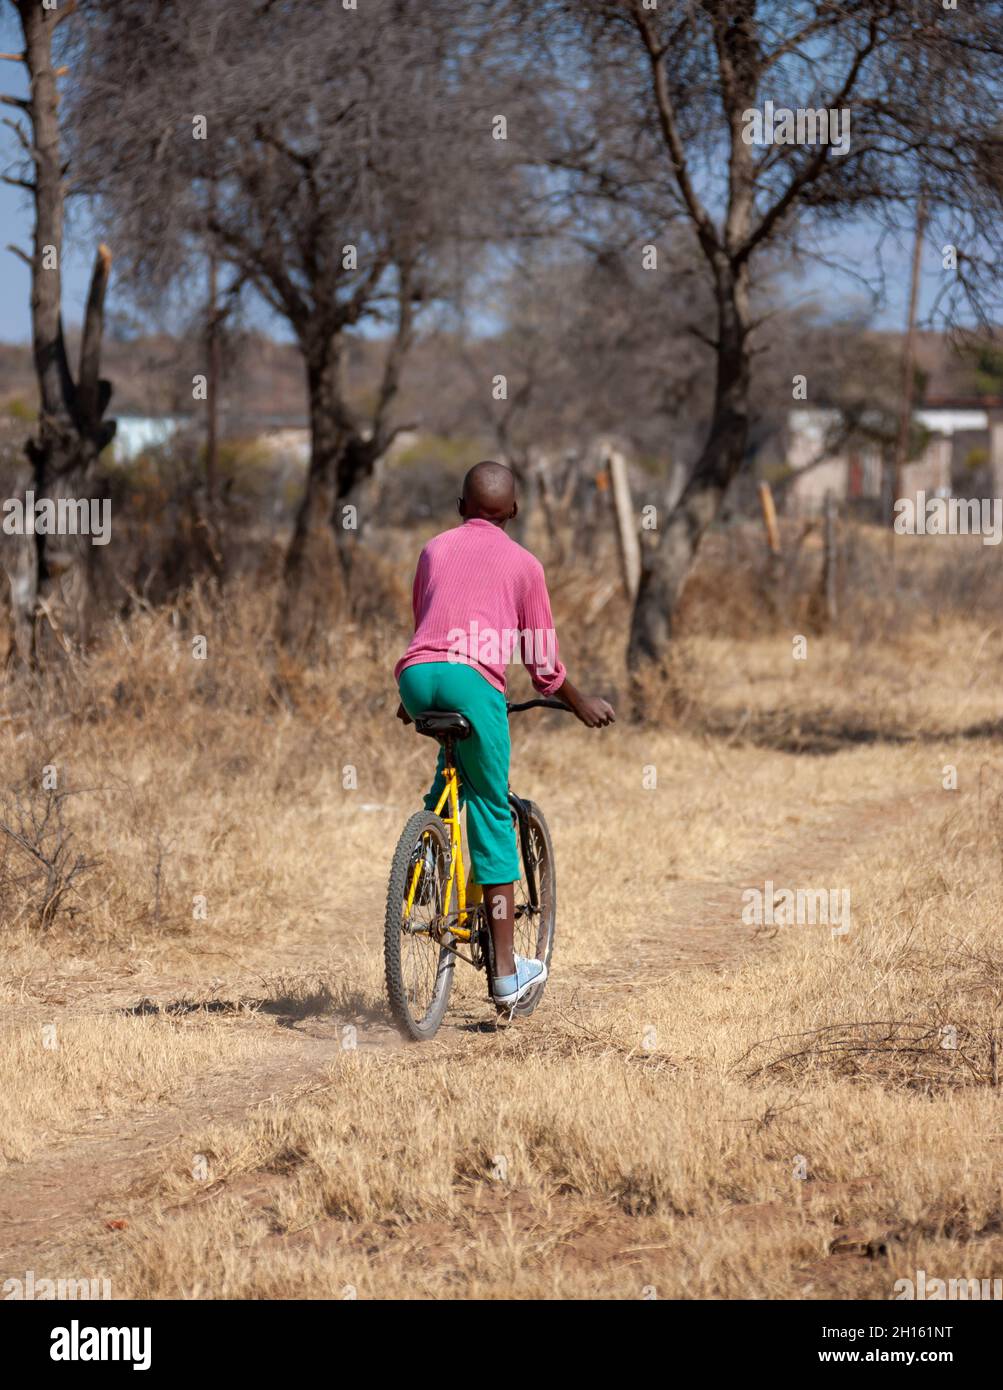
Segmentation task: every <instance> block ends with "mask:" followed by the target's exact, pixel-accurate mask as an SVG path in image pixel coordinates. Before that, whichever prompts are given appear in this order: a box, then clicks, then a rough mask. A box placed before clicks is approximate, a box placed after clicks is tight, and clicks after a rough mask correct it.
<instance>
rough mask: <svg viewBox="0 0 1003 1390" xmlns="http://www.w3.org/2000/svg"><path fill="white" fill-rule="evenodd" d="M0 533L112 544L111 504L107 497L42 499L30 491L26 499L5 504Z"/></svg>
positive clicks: (10, 498)
mask: <svg viewBox="0 0 1003 1390" xmlns="http://www.w3.org/2000/svg"><path fill="white" fill-rule="evenodd" d="M0 510H2V511H3V521H2V522H0V530H2V531H3V533H4V535H5V536H35V535H38V536H90V538H91V545H107V544H108V542H109V541H110V540H111V501H110V500H109V498H107V497H101V498H98V497H39V498H37V499H36V497H35V494H34V493H33V492H32V491H31V490H30V489H29V490H28V491H27V492H26V493H25V494H24V497H23V499H22V498H20V497H8V498H6V499H5V501H4V503H3V507H2V509H0Z"/></svg>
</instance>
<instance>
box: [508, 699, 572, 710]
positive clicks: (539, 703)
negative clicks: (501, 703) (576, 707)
mask: <svg viewBox="0 0 1003 1390" xmlns="http://www.w3.org/2000/svg"><path fill="white" fill-rule="evenodd" d="M505 708H506V709H507V710H508V712H509V714H518V713H519V712H520V711H521V710H524V709H560V710H564V712H565V714H572V713H574V711H573V710H572V709H571V708H570V707H569V706H568V705H566V704H565V703H564V701H563V700H555V699H554V698H553V697H552V696H550V695H546V696H540V697H539V698H538V699H536V700H523V701H522V703H521V704H518V705H510V704H508V703H507V702H506V705H505Z"/></svg>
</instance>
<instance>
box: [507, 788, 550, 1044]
mask: <svg viewBox="0 0 1003 1390" xmlns="http://www.w3.org/2000/svg"><path fill="white" fill-rule="evenodd" d="M523 805H524V806H525V808H526V812H527V819H528V824H527V826H526V833H525V837H524V836H523V834H522V832H521V830H520V827H519V824H518V821H517V822H516V838H517V839H518V841H519V858H520V860H521V862H522V873H521V874H520V876H519V881H518V883H516V885H515V889H514V895H515V949H516V954H517V955H520V956H525V957H526V958H527V959H532V960H542V961H544V962H545V963H546V966H547V969H548V971H549V969H550V962H551V959H552V957H553V954H554V930H555V927H556V924H557V869H556V866H555V864H554V846H553V842H552V841H551V838H550V831H549V830H548V829H547V822H546V821H545V820H544V818H543V812H542V811H541V810H540V808H539V806H537V804H536V802H535V801H526V800H523ZM527 860H528V861H529V864H528V866H527ZM530 868H531V869H532V875H533V879H534V881H535V883H536V894H537V897H536V904H537V905H536V907H535V908H534V907H533V904H532V902H531V900H530V892H529V871H530ZM546 988H547V982H546V980H544V982H543V984H541V985H536V986H534V988H533V989H531V990H530V991H529V993H528V994H526V995H524V996H523V998H522V999H520V1000H519V1002H518V1004H516V1006H515V1008H514V1009H512V1010H504V1012H506V1013H509V1012H510V1013H511V1015H512V1017H513V1018H526V1017H527V1016H528V1015H529V1014H531V1013H532V1012H533V1011H534V1009H536V1008H537V1007H538V1005H539V1003H540V1000H541V999H542V998H543V992H544V990H545V989H546Z"/></svg>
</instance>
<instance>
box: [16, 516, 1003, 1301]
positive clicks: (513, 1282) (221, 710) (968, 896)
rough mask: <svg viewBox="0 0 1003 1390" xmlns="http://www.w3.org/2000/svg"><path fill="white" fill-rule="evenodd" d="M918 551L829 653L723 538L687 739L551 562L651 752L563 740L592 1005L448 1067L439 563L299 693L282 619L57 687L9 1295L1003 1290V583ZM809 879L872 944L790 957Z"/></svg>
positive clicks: (664, 693)
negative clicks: (418, 819)
mask: <svg viewBox="0 0 1003 1390" xmlns="http://www.w3.org/2000/svg"><path fill="white" fill-rule="evenodd" d="M884 545H885V541H884V538H883V537H882V538H881V539H880V542H879V541H878V540H877V539H876V538H874V537H869V536H868V535H866V534H862V535H861V536H860V537H858V541H857V547H858V549H857V560H856V562H855V563H856V565H857V569H856V571H855V573H858V574H859V575H861V576H862V578H861V580H860V582H859V584H857V583H855V582H854V583H851V582H850V580H849V579H848V580H847V584H846V598H845V602H844V608H843V614H842V616H841V621H840V624H839V626H837V627H836V628H835V629H832V630H830V631H829V632H820V631H816V630H815V629H814V628H813V627H811V626H809V625H807V622H806V618H807V615H808V612H809V610H808V608H807V607H806V604H805V595H804V593H803V592H801V591H800V590H799V589H798V586H797V584H796V583H795V584H793V587H792V588H791V591H790V593H789V595H788V598H787V599H786V600H785V603H786V605H787V606H786V607H784V606H783V605H782V606H781V608H780V609H779V610H777V611H775V612H774V613H773V614H772V616H769V617H764V616H763V611H762V608H763V605H762V603H761V599H760V596H759V594H758V590H757V587H756V584H755V583H753V582H752V580H751V579H749V578H748V577H747V576H745V575H744V574H738V573H736V572H734V570H733V569H731V568H729V567H730V566H731V565H732V564H733V562H734V559H735V557H734V556H733V555H731V553H730V552H728V551H727V550H726V548H725V547H724V546H723V543H722V544H721V545H720V546H718V547H717V548H715V545H711V546H709V547H708V551H707V555H706V557H705V558H704V560H703V561H702V563H701V567H700V570H699V571H698V573H697V574H696V575H695V576H694V580H693V582H692V584H691V588H690V592H689V594H688V597H687V602H686V611H685V615H684V621H683V623H682V625H681V631H680V634H679V639H678V643H677V649H676V653H675V657H674V663H673V671H672V678H671V680H670V681H669V682H667V683H666V684H665V685H664V686H663V688H662V689H660V690H656V691H653V692H651V703H650V705H649V718H648V719H647V720H645V721H641V720H632V719H630V718H628V717H627V713H628V711H627V708H626V681H625V678H624V673H623V669H622V650H621V649H622V640H623V635H624V630H625V621H626V616H625V613H626V611H625V606H624V604H623V600H622V599H621V598H620V597H619V595H618V594H613V595H612V596H611V595H610V593H609V586H608V583H605V584H604V582H603V578H602V573H601V572H602V570H603V567H602V566H599V565H596V564H594V563H592V562H589V563H588V564H586V563H585V562H581V563H578V562H576V561H575V560H571V561H570V562H569V563H568V564H567V566H565V567H564V568H563V569H560V570H554V568H553V567H551V575H550V578H551V587H552V592H553V594H554V601H555V611H556V615H557V619H558V626H559V630H560V632H561V636H562V643H563V647H564V650H565V653H566V655H567V656H568V659H569V667H570V669H571V673H572V676H573V678H574V679H575V680H576V681H578V682H579V683H580V684H582V685H585V686H594V687H596V688H598V689H600V690H601V691H602V692H603V693H608V692H609V693H613V694H615V696H616V697H617V699H618V700H619V701H620V703H621V705H622V707H623V717H621V719H620V721H619V722H618V723H617V725H616V726H615V728H613V729H610V730H605V731H602V732H600V733H594V732H590V731H588V730H586V729H584V728H582V727H581V726H580V725H578V724H577V723H575V722H574V721H572V720H570V719H567V720H566V719H562V718H561V717H560V716H557V715H549V714H546V713H544V712H540V711H535V712H533V713H531V714H528V715H526V716H524V717H523V718H522V720H521V722H520V723H519V724H518V726H517V728H516V730H515V732H514V757H513V769H514V772H513V784H514V786H515V787H516V789H517V790H519V791H523V792H525V793H526V794H529V795H532V796H533V797H534V799H536V800H537V801H539V803H540V804H541V805H542V807H543V808H544V810H545V812H546V814H547V817H548V820H549V822H550V825H551V829H552V833H553V836H554V841H555V846H556V856H557V867H558V880H559V887H558V897H559V909H558V920H557V944H556V949H555V955H554V968H553V975H552V980H551V983H550V984H549V985H548V989H547V994H546V997H545V999H544V1002H543V1005H542V1006H541V1009H540V1010H539V1011H538V1012H537V1014H536V1015H534V1016H533V1017H532V1018H531V1019H528V1020H525V1021H523V1022H520V1023H518V1024H516V1025H514V1026H511V1027H507V1028H500V1029H499V1028H496V1027H495V1024H494V1015H493V1011H492V1010H491V1009H490V1007H489V1006H488V1004H487V1002H486V1000H485V999H484V998H483V997H482V995H483V979H482V977H480V976H475V975H474V974H473V972H472V971H469V970H466V969H465V968H464V967H458V969H457V988H456V989H455V990H454V994H453V1002H452V1006H451V1010H450V1013H449V1015H448V1016H447V1020H446V1024H445V1025H444V1026H443V1028H442V1030H441V1032H440V1034H439V1036H438V1037H437V1038H436V1040H435V1041H434V1042H431V1043H428V1044H423V1045H405V1044H404V1043H403V1042H401V1041H400V1040H399V1039H398V1037H397V1036H396V1034H395V1033H394V1031H393V1029H392V1027H391V1025H390V1023H389V1020H388V1017H387V1014H386V1011H385V1007H384V1000H383V981H382V958H381V948H382V916H383V902H384V894H385V887H386V873H387V868H388V864H389V860H390V856H391V853H392V850H393V847H394V844H395V842H396V838H397V835H398V833H399V830H400V828H401V826H402V824H403V821H404V819H405V818H406V816H407V815H408V814H409V813H410V812H411V811H412V810H413V809H414V808H415V806H416V805H417V804H418V798H419V794H420V792H421V791H422V790H423V784H424V782H425V780H426V778H427V775H428V771H429V766H430V759H431V754H432V748H431V745H430V744H429V743H428V742H427V741H426V740H420V739H418V738H416V737H415V735H414V732H413V730H411V729H404V728H402V727H401V726H400V725H399V724H397V723H396V721H394V719H393V712H394V709H395V706H396V699H395V692H394V689H393V684H392V679H391V675H390V668H391V666H392V662H393V659H394V657H395V656H396V655H397V653H398V650H399V647H400V644H401V641H402V634H403V632H404V630H405V618H406V602H405V600H404V598H403V595H404V594H405V592H406V582H407V578H408V575H409V570H410V566H411V564H412V563H413V559H414V555H415V553H416V551H417V548H418V542H417V540H416V539H415V538H414V537H399V538H396V539H395V540H394V542H393V543H392V544H388V546H387V553H392V554H393V555H394V557H395V558H394V561H393V563H392V564H389V563H388V564H387V565H386V569H387V573H386V574H385V575H382V576H381V584H382V585H383V587H382V589H381V593H382V596H383V597H382V612H383V614H384V616H383V617H382V618H380V619H374V618H373V617H368V618H366V617H363V618H361V619H359V620H358V621H356V622H355V623H352V624H350V623H348V622H343V623H341V624H340V625H339V626H338V627H337V629H336V630H335V631H334V633H333V635H332V638H331V646H330V652H329V654H328V655H327V657H326V658H325V660H324V661H323V662H320V663H316V662H315V663H314V664H312V665H311V664H309V663H307V662H306V660H305V659H298V658H296V659H294V658H292V657H289V656H280V655H279V654H277V653H276V650H275V648H274V646H273V643H272V641H271V638H270V635H269V634H270V626H271V591H270V589H269V588H268V586H267V585H266V584H259V585H256V586H252V585H247V586H246V587H244V588H241V587H239V586H237V587H235V588H234V589H232V590H229V591H227V592H226V594H225V595H224V596H223V597H222V598H220V597H219V596H218V595H213V594H210V593H208V592H200V591H196V592H194V593H193V594H191V595H190V596H189V598H187V599H186V601H185V602H184V603H182V604H179V605H177V606H176V607H174V608H172V609H163V610H156V611H154V610H146V609H143V608H142V607H141V608H139V609H137V610H136V611H134V612H133V613H132V614H131V616H129V617H128V618H123V619H121V620H120V621H118V622H116V623H114V624H113V625H111V626H110V627H109V629H108V631H107V632H106V634H105V635H104V637H103V638H102V640H101V643H100V645H99V647H98V648H97V649H96V650H95V652H94V653H93V654H92V655H91V656H89V657H88V658H87V659H86V661H82V660H80V659H73V660H71V661H69V662H68V663H67V664H66V665H65V666H63V667H61V668H60V669H58V670H50V671H48V672H47V673H46V674H44V675H43V676H42V677H41V678H40V679H39V680H38V681H37V682H36V683H34V684H29V683H27V682H26V681H25V679H24V678H23V677H22V678H18V679H16V680H15V679H14V678H13V677H11V678H10V681H9V683H8V685H7V686H6V688H5V690H4V703H3V722H2V723H0V749H2V758H3V768H4V775H3V791H2V797H3V808H2V813H0V819H2V820H3V823H4V825H5V826H6V827H7V828H8V830H9V831H11V832H13V834H3V835H0V931H2V941H3V955H2V961H3V965H2V971H0V1007H2V1019H3V1024H2V1047H0V1135H2V1143H3V1152H2V1160H3V1162H4V1164H5V1165H6V1166H5V1167H4V1169H3V1172H2V1175H0V1282H2V1280H3V1279H6V1278H7V1277H9V1276H15V1277H22V1275H23V1273H24V1271H26V1270H33V1271H34V1273H35V1276H36V1278H41V1277H52V1278H57V1277H65V1278H73V1277H84V1276H105V1277H108V1278H110V1279H111V1280H112V1284H113V1288H114V1292H115V1294H116V1296H119V1297H142V1296H152V1297H162V1298H174V1297H187V1298H244V1297H267V1298H282V1297H292V1296H308V1297H320V1298H332V1297H333V1298H348V1297H353V1296H358V1297H360V1298H399V1297H403V1298H430V1297H431V1298H436V1297H451V1298H455V1297H458V1296H459V1297H489V1298H603V1299H641V1298H645V1297H658V1298H677V1297H684V1298H780V1299H811V1298H826V1297H839V1298H843V1297H847V1298H849V1297H865V1298H873V1299H888V1298H891V1297H894V1292H893V1290H894V1285H895V1281H896V1280H898V1279H900V1278H904V1277H908V1278H912V1277H914V1272H915V1271H916V1270H917V1269H920V1268H922V1269H924V1270H926V1271H927V1273H928V1275H938V1276H940V1277H943V1278H963V1277H969V1278H970V1277H974V1278H988V1277H992V1276H995V1277H999V1276H1000V1275H1001V1274H1003V1191H1001V1184H1003V1178H1001V1173H1003V1168H1001V1163H1000V1144H1001V1140H1003V1121H1001V1108H1000V1106H1001V1095H1000V1089H999V1071H1000V1058H999V1046H1000V1043H1001V1040H1003V947H1001V946H1000V938H999V923H1000V921H1001V918H1003V800H1001V794H1003V744H1001V737H1000V736H1001V733H1003V714H1001V710H1000V700H1001V690H1003V624H1001V623H1000V621H999V613H1000V611H1001V610H1000V608H999V606H998V602H997V601H996V600H997V598H998V595H999V589H1000V585H999V579H998V577H997V574H996V571H997V570H998V567H999V566H998V557H996V556H995V553H994V552H993V551H992V550H991V549H989V548H986V549H983V548H982V547H979V546H978V545H977V542H973V543H972V544H971V545H969V544H968V543H967V541H966V540H965V539H964V538H949V537H945V538H943V539H941V538H922V539H921V538H915V539H912V540H911V543H910V542H909V540H908V539H907V541H906V543H905V544H903V545H901V546H900V548H899V551H898V553H897V556H896V568H895V574H894V577H892V576H891V573H890V571H886V570H885V569H883V568H882V566H883V565H884V563H885V561H884ZM811 559H812V556H811V555H810V554H808V555H806V558H805V565H806V569H805V573H808V571H809V569H810V561H811ZM750 563H751V562H750ZM606 572H608V568H607V571H606ZM394 595H396V596H397V597H396V598H395V597H394ZM799 634H801V635H806V636H807V655H806V659H804V660H795V659H794V658H793V655H792V643H793V638H794V637H795V636H796V635H799ZM195 635H203V636H204V637H205V638H206V659H205V660H195V659H193V656H192V638H193V636H195ZM519 688H520V689H521V687H519ZM950 768H954V769H956V783H957V785H956V788H952V787H950V786H945V782H947V783H948V784H949V783H951V782H952V781H953V780H954V778H953V777H952V775H951V773H950V772H949V771H948V772H945V769H950ZM346 769H352V770H353V772H347V771H346ZM353 773H354V775H353ZM653 781H654V783H655V784H654V785H652V782H653ZM353 782H355V783H357V785H354V786H353V785H352V783H353ZM346 784H347V785H346ZM43 861H45V862H44V863H43ZM768 882H771V883H773V884H774V885H775V886H776V888H780V887H786V888H789V889H791V890H797V889H799V888H802V889H830V888H831V889H833V890H838V891H840V892H842V891H844V890H848V891H849V892H850V894H851V900H852V918H851V926H850V930H849V931H848V932H846V933H845V934H836V933H834V932H833V931H832V930H831V928H830V927H829V926H826V925H823V924H820V923H816V924H814V925H813V924H804V925H780V926H776V925H774V926H772V927H770V926H768V925H766V926H756V925H753V924H750V923H749V922H748V921H746V920H743V901H744V900H743V893H747V892H748V890H750V889H755V888H759V889H763V888H764V885H765V884H766V883H768Z"/></svg>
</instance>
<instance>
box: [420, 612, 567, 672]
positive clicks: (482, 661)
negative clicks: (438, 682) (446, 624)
mask: <svg viewBox="0 0 1003 1390" xmlns="http://www.w3.org/2000/svg"><path fill="white" fill-rule="evenodd" d="M446 640H447V642H448V643H449V651H448V654H447V658H446V659H447V660H448V661H450V662H471V661H473V662H477V663H478V664H479V665H481V666H498V665H503V666H511V665H513V664H514V663H515V662H516V661H517V660H521V661H523V662H524V663H525V664H526V665H527V666H529V667H530V668H531V669H533V670H535V671H538V672H539V673H540V674H541V675H544V676H550V675H553V674H554V673H555V672H556V670H557V633H556V632H555V630H554V629H553V628H552V627H550V628H528V627H524V628H518V627H503V628H501V629H498V628H494V627H481V625H480V624H479V623H478V621H477V619H476V618H472V619H471V620H470V624H469V626H468V627H466V628H462V627H451V628H450V629H449V631H448V632H447V633H446Z"/></svg>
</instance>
